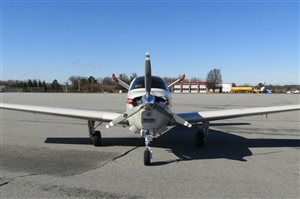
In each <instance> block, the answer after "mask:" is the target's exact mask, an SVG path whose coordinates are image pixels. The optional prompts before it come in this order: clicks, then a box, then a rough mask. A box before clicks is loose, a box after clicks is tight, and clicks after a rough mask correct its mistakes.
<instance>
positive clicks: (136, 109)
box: [105, 104, 145, 128]
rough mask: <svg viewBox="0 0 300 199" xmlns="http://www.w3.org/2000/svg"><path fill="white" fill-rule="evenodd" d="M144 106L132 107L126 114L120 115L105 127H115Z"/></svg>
mask: <svg viewBox="0 0 300 199" xmlns="http://www.w3.org/2000/svg"><path fill="white" fill-rule="evenodd" d="M144 106H145V105H144V104H142V105H140V106H137V107H132V108H131V109H129V110H128V111H127V112H125V113H123V114H122V115H120V116H119V117H117V118H116V119H114V120H113V121H111V122H110V123H108V124H107V125H106V126H105V127H106V128H110V127H112V126H115V125H116V124H119V123H121V122H123V121H124V120H126V119H128V118H130V117H131V116H133V115H134V114H136V113H137V112H139V111H140V110H141V109H142V108H143V107H144Z"/></svg>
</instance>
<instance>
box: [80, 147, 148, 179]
mask: <svg viewBox="0 0 300 199" xmlns="http://www.w3.org/2000/svg"><path fill="white" fill-rule="evenodd" d="M142 146H144V144H141V145H139V146H135V147H133V148H131V149H129V150H128V151H125V152H124V153H122V154H121V155H119V156H117V157H114V158H113V159H111V160H109V161H107V162H106V163H104V164H102V165H100V166H98V167H95V168H93V169H91V170H89V171H84V172H81V173H78V174H77V175H81V174H83V173H86V172H90V171H94V170H97V169H99V168H101V167H104V166H105V165H107V164H109V163H112V162H114V161H116V160H117V159H119V158H121V157H124V156H125V155H128V154H129V153H130V152H132V151H134V150H135V149H137V148H139V147H142Z"/></svg>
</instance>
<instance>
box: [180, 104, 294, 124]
mask: <svg viewBox="0 0 300 199" xmlns="http://www.w3.org/2000/svg"><path fill="white" fill-rule="evenodd" d="M295 110H300V104H297V105H285V106H269V107H256V108H242V109H231V110H218V111H203V112H187V113H178V114H177V115H179V116H180V117H182V118H183V119H184V120H186V121H188V122H190V123H197V122H205V121H212V120H222V119H230V118H236V117H244V116H251V115H263V114H269V113H278V112H285V111H295Z"/></svg>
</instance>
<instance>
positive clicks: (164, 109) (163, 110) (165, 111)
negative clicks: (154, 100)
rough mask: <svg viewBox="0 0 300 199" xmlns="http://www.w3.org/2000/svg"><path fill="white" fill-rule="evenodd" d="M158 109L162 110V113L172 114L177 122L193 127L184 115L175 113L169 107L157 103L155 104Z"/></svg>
mask: <svg viewBox="0 0 300 199" xmlns="http://www.w3.org/2000/svg"><path fill="white" fill-rule="evenodd" d="M154 107H155V108H156V109H157V110H158V111H160V112H161V113H164V114H167V115H169V116H171V117H172V118H173V119H174V120H175V122H176V123H178V124H182V125H183V126H186V127H189V128H191V127H192V124H191V123H189V122H188V121H186V120H184V119H183V118H182V117H180V116H178V115H177V114H176V113H173V112H172V111H170V110H169V109H166V108H163V107H161V106H159V105H157V104H155V106H154Z"/></svg>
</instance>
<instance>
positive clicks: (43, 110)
mask: <svg viewBox="0 0 300 199" xmlns="http://www.w3.org/2000/svg"><path fill="white" fill-rule="evenodd" d="M0 108H2V109H9V110H16V111H25V112H32V113H39V114H47V115H57V116H63V117H71V118H78V119H87V120H95V121H103V122H110V121H112V120H113V119H115V118H117V117H118V116H120V115H121V114H120V113H112V112H104V111H90V110H80V109H68V108H54V107H44V106H30V105H20V104H5V103H0Z"/></svg>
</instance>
